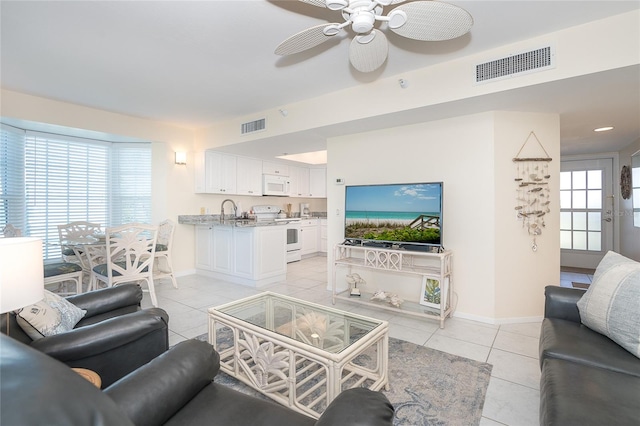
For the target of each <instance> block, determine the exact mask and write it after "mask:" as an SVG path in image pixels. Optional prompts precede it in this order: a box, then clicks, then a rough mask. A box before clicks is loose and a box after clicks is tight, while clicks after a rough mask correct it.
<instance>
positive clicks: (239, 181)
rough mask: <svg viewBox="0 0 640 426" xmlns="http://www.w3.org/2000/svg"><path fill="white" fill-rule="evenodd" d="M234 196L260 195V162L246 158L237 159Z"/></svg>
mask: <svg viewBox="0 0 640 426" xmlns="http://www.w3.org/2000/svg"><path fill="white" fill-rule="evenodd" d="M236 194H238V195H251V196H261V195H262V160H258V159H255V158H247V157H238V158H237V162H236Z"/></svg>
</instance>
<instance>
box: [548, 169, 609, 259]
mask: <svg viewBox="0 0 640 426" xmlns="http://www.w3.org/2000/svg"><path fill="white" fill-rule="evenodd" d="M614 210H615V206H614V197H613V159H612V158H601V159H588V160H566V161H562V162H561V165H560V249H561V255H560V264H561V265H562V266H563V267H574V268H588V269H595V268H596V266H598V263H600V261H601V260H602V258H603V257H604V255H605V254H606V253H607V251H609V250H613V247H614V241H613V237H614V223H615V215H614V213H613V212H614Z"/></svg>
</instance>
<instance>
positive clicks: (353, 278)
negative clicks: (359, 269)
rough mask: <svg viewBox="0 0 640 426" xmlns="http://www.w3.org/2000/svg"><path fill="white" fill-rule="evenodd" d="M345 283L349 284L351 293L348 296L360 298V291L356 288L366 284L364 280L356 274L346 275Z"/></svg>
mask: <svg viewBox="0 0 640 426" xmlns="http://www.w3.org/2000/svg"><path fill="white" fill-rule="evenodd" d="M346 278H347V283H349V287H350V288H351V292H350V293H349V296H354V297H360V296H361V294H360V289H359V288H358V284H360V285H364V284H366V282H365V280H364V279H362V277H361V276H360V275H358V274H348V275H347V277H346Z"/></svg>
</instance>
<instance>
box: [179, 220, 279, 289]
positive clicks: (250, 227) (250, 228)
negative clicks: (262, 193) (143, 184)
mask: <svg viewBox="0 0 640 426" xmlns="http://www.w3.org/2000/svg"><path fill="white" fill-rule="evenodd" d="M178 223H181V224H187V225H194V226H195V237H196V250H195V251H196V253H195V257H196V262H195V263H196V270H197V273H198V274H200V275H205V276H209V277H212V278H217V279H221V280H225V281H229V282H233V283H236V284H243V285H247V286H252V287H261V286H264V285H267V284H272V283H276V282H279V281H284V280H285V279H286V275H287V261H286V250H287V249H286V245H287V234H286V226H284V225H286V222H276V221H267V222H261V221H255V220H246V219H226V218H225V219H224V220H221V219H220V216H219V215H184V216H178Z"/></svg>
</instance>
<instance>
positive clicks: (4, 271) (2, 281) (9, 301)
mask: <svg viewBox="0 0 640 426" xmlns="http://www.w3.org/2000/svg"><path fill="white" fill-rule="evenodd" d="M42 298H44V267H43V262H42V240H40V239H39V238H30V237H15V238H2V239H0V313H5V312H6V313H7V330H6V334H7V335H9V323H10V321H9V320H8V319H9V318H8V316H9V312H11V311H14V310H16V309H20V308H24V307H25V306H28V305H31V304H33V303H36V302H37V301H39V300H42Z"/></svg>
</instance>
